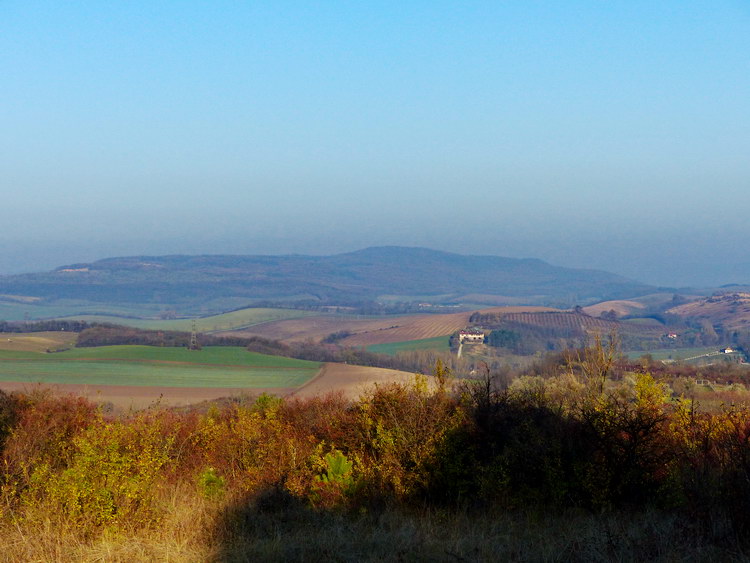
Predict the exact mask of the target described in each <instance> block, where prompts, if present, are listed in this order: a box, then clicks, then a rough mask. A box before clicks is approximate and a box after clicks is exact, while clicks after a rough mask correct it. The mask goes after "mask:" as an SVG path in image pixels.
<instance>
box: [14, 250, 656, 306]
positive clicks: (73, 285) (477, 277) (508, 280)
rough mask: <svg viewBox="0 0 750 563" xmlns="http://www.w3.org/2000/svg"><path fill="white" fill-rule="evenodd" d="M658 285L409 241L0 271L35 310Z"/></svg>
mask: <svg viewBox="0 0 750 563" xmlns="http://www.w3.org/2000/svg"><path fill="white" fill-rule="evenodd" d="M653 290H654V288H652V287H650V286H647V285H644V284H641V283H638V282H635V281H632V280H629V279H627V278H623V277H621V276H617V275H614V274H610V273H607V272H603V271H598V270H583V269H572V268H564V267H559V266H552V265H550V264H547V263H546V262H543V261H541V260H536V259H515V258H502V257H499V256H465V255H460V254H452V253H448V252H440V251H435V250H429V249H425V248H404V247H378V248H368V249H365V250H360V251H357V252H350V253H345V254H338V255H334V256H300V255H290V256H226V255H204V256H136V257H126V258H109V259H105V260H99V261H97V262H92V263H86V264H71V265H67V266H63V267H60V268H57V269H55V270H53V271H51V272H45V273H34V274H22V275H14V276H0V295H9V296H14V297H15V299H19V298H23V299H26V300H27V303H28V305H26V304H25V305H24V307H26V308H27V309H34V307H36V306H39V307H42V306H45V305H49V304H50V303H54V302H60V301H66V300H67V301H70V300H79V301H84V302H89V303H90V302H95V303H106V304H109V305H111V304H152V305H160V306H162V305H163V306H165V307H166V306H172V307H174V308H175V309H177V310H180V311H186V310H195V309H197V308H202V310H204V311H205V310H209V311H210V310H220V309H222V307H223V308H225V309H226V308H228V307H226V304H227V303H230V302H231V303H238V302H244V303H245V304H247V303H250V302H253V301H262V300H267V301H281V300H292V301H308V302H313V303H322V304H328V303H336V304H342V303H347V302H361V301H370V300H377V299H378V298H379V296H381V295H389V296H394V295H395V296H404V300H412V299H418V300H419V301H429V302H442V303H451V302H455V301H456V299H458V298H460V297H461V296H466V295H471V296H472V297H474V298H476V297H480V298H481V296H486V298H487V301H488V304H491V305H497V304H498V299H501V300H502V298H507V299H508V301H509V303H517V302H519V301H523V302H526V303H527V304H550V303H567V304H573V303H586V302H588V303H593V302H597V301H602V300H607V299H623V298H628V297H634V296H638V295H643V294H646V293H649V292H652V291H653ZM409 296H412V297H409ZM413 296H419V297H418V298H416V297H413ZM437 296H440V297H437ZM29 300H31V301H29Z"/></svg>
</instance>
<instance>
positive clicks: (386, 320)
mask: <svg viewBox="0 0 750 563" xmlns="http://www.w3.org/2000/svg"><path fill="white" fill-rule="evenodd" d="M524 311H527V312H536V311H554V309H549V308H546V307H492V308H489V309H482V310H481V311H480V312H482V313H502V314H506V313H508V314H510V313H521V312H524ZM475 312H477V311H464V312H460V313H447V314H438V315H429V314H419V315H402V316H395V315H394V316H379V317H369V318H358V317H355V316H331V315H325V316H323V315H319V316H312V317H307V318H301V319H290V320H283V321H278V322H271V323H264V324H261V325H257V326H254V327H252V328H250V329H248V330H240V331H234V332H231V333H230V334H236V335H237V336H262V337H264V338H271V339H274V340H282V341H287V342H295V341H296V342H301V341H304V340H307V339H312V340H322V339H323V338H325V337H326V336H328V335H329V334H332V333H335V332H341V331H347V332H350V333H351V335H350V336H348V337H346V338H344V339H342V340H340V341H339V343H340V344H343V345H346V346H365V347H367V346H373V345H377V344H388V343H394V342H406V341H413V340H424V339H430V338H436V337H439V336H449V335H450V334H452V333H453V332H456V331H457V330H461V329H462V328H466V327H467V326H468V324H469V317H471V315H472V314H473V313H475Z"/></svg>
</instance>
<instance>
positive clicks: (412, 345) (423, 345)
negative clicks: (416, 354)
mask: <svg viewBox="0 0 750 563" xmlns="http://www.w3.org/2000/svg"><path fill="white" fill-rule="evenodd" d="M448 339H449V337H448V336H436V337H435V338H424V339H422V340H407V341H405V342H390V343H388V344H373V345H372V346H368V347H367V351H368V352H374V353H376V354H388V355H389V356H395V355H396V354H397V353H399V352H410V351H412V350H440V351H442V352H447V351H448V350H450V346H449V345H448Z"/></svg>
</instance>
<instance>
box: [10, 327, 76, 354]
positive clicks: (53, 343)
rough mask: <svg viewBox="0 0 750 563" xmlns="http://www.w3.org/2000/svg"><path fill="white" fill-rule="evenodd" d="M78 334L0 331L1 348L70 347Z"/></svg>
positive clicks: (12, 349)
mask: <svg viewBox="0 0 750 563" xmlns="http://www.w3.org/2000/svg"><path fill="white" fill-rule="evenodd" d="M76 338H78V335H77V334H76V333H74V332H64V331H54V332H28V333H26V332H19V333H16V332H0V350H10V351H13V352H46V351H47V350H59V349H63V348H70V347H72V346H73V345H74V344H75V341H76Z"/></svg>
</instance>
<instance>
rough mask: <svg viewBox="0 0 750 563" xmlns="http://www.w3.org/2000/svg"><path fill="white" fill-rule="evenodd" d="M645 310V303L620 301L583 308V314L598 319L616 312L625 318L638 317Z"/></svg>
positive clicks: (605, 302) (604, 302)
mask: <svg viewBox="0 0 750 563" xmlns="http://www.w3.org/2000/svg"><path fill="white" fill-rule="evenodd" d="M644 309H646V306H645V305H644V304H643V303H639V302H637V301H624V300H618V301H603V302H601V303H596V304H595V305H589V306H588V307H584V308H583V312H584V313H586V314H587V315H591V316H592V317H598V316H599V315H601V314H602V313H606V312H609V311H614V312H615V313H617V315H618V316H621V317H623V316H625V315H637V314H638V313H639V312H641V311H643V310H644Z"/></svg>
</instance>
